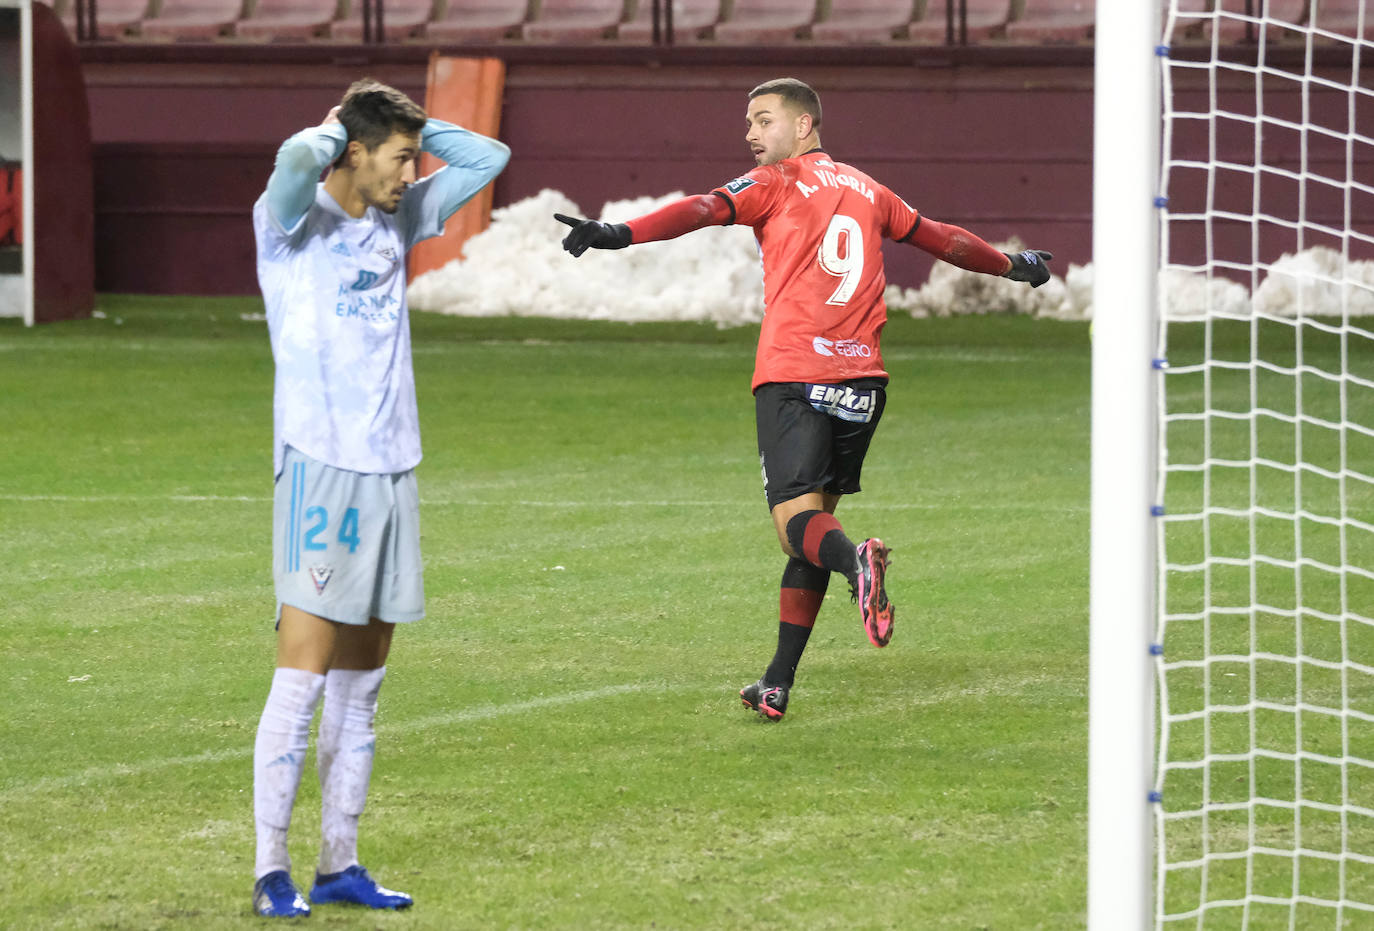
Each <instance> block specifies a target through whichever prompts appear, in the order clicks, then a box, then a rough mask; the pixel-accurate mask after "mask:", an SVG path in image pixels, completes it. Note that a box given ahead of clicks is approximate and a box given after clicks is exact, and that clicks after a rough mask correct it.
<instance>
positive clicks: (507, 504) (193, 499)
mask: <svg viewBox="0 0 1374 931" xmlns="http://www.w3.org/2000/svg"><path fill="white" fill-rule="evenodd" d="M271 500H272V499H271V498H267V497H254V496H251V495H166V496H162V495H13V494H8V495H7V494H0V501H33V502H45V503H56V504H96V503H130V504H133V503H138V502H141V501H168V502H171V503H174V504H198V503H206V502H210V503H213V502H231V503H241V504H266V503H269V502H271ZM420 504H421V505H422V506H424V507H434V508H448V507H492V508H552V509H555V510H556V509H559V508H603V509H608V508H699V509H704V508H730V509H732V510H733V509H735V508H738V507H739V502H734V501H705V500H702V499H699V498H698V499H690V500H676V501H673V500H658V501H643V500H624V499H621V500H612V499H597V500H595V501H572V500H568V499H561V500H558V501H530V500H509V501H480V500H473V499H467V498H426V497H423V496H421V498H420ZM844 506H845V510H854V509H856V508H862V509H865V510H876V511H956V510H961V511H1045V512H1048V513H1054V514H1064V513H1071V514H1076V513H1084V514H1086V513H1087V512H1088V508H1087V506H1086V505H1045V504H1036V503H1031V502H1024V501H1005V502H997V501H992V502H989V501H979V502H972V501H961V500H957V499H956V500H951V501H939V502H920V501H872V500H869V501H865V500H863V499H861V498H855V499H853V500H852V501H846V502H845V503H844Z"/></svg>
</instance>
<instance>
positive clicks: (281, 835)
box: [253, 668, 324, 878]
mask: <svg viewBox="0 0 1374 931" xmlns="http://www.w3.org/2000/svg"><path fill="white" fill-rule="evenodd" d="M323 689H324V676H322V675H319V674H318V673H313V672H309V671H307V670H305V669H286V668H278V669H277V671H276V672H275V673H273V675H272V690H271V691H270V692H268V693H267V704H266V706H264V707H263V709H262V718H261V719H260V720H259V721H258V737H257V741H256V742H255V743H254V744H253V820H254V821H255V822H256V824H257V831H258V853H257V865H256V868H255V870H256V875H257V877H258V878H261V877H263V876H265V875H267V874H268V873H270V872H272V871H273V870H287V871H290V869H291V857H290V855H289V854H288V853H287V852H286V831H287V829H288V828H289V827H290V826H291V809H292V808H293V807H294V806H295V804H296V788H297V787H298V786H299V785H300V784H301V773H302V772H303V771H304V770H305V747H306V743H307V741H308V739H309V736H310V719H311V718H313V717H314V716H315V705H316V704H317V703H318V702H319V700H320V692H321V691H323Z"/></svg>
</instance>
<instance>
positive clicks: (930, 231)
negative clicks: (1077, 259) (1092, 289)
mask: <svg viewBox="0 0 1374 931" xmlns="http://www.w3.org/2000/svg"><path fill="white" fill-rule="evenodd" d="M902 242H909V243H911V244H912V245H913V246H916V247H917V248H918V249H923V250H925V251H926V252H929V253H930V254H931V255H933V256H935V257H936V258H938V259H941V260H943V261H945V262H949V263H950V264H951V265H957V266H959V267H960V268H963V269H967V270H968V271H971V272H982V273H983V274H985V275H1000V276H1002V277H1003V278H1010V279H1011V280H1012V281H1025V282H1027V283H1029V284H1030V286H1031V287H1032V288H1038V287H1040V286H1041V285H1042V284H1044V283H1045V282H1047V281H1049V280H1050V269H1049V266H1048V265H1047V264H1046V262H1047V261H1048V260H1049V259H1052V258H1054V256H1053V255H1052V254H1050V253H1048V252H1043V251H1038V250H1027V251H1025V252H1018V253H1017V254H1015V255H1009V254H1007V253H1005V252H1001V251H999V250H997V249H994V248H993V247H992V246H990V245H989V244H988V243H986V242H984V241H983V240H982V239H981V238H979V237H978V236H975V235H974V234H973V233H970V232H969V231H968V230H966V229H963V228H962V227H958V226H955V225H953V224H952V223H941V222H939V221H938V220H932V219H930V218H929V217H920V218H918V219H917V221H916V226H915V228H914V229H912V231H911V232H910V233H908V234H907V235H906V237H905V238H904V239H903V240H902Z"/></svg>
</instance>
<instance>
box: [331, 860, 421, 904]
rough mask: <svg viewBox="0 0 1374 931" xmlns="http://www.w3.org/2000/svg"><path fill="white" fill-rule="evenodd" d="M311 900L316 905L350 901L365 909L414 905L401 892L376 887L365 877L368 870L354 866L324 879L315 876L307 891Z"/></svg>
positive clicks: (371, 880)
mask: <svg viewBox="0 0 1374 931" xmlns="http://www.w3.org/2000/svg"><path fill="white" fill-rule="evenodd" d="M310 901H312V902H314V903H315V904H316V905H325V904H328V903H330V902H349V903H351V904H353V905H366V906H367V907H368V908H410V906H411V905H412V904H414V902H415V900H414V899H412V898H411V897H410V896H408V895H406V894H405V893H404V892H396V891H395V890H393V889H383V888H382V887H381V886H379V885H377V880H375V879H373V878H372V877H371V876H369V875H367V870H365V869H364V868H363V867H361V866H359V865H358V864H356V863H355V864H353V865H352V866H350V867H349V868H348V869H346V870H344V871H343V872H342V873H330V874H329V875H327V876H321V875H320V874H319V873H316V874H315V885H314V886H313V887H312V888H311V889H310Z"/></svg>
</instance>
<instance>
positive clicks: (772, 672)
mask: <svg viewBox="0 0 1374 931" xmlns="http://www.w3.org/2000/svg"><path fill="white" fill-rule="evenodd" d="M829 585H830V572H829V571H828V570H825V569H822V568H820V567H819V566H813V565H811V563H809V562H807V561H806V560H804V559H797V558H796V557H793V558H791V559H789V560H788V561H787V568H786V569H784V570H783V573H782V591H781V593H780V595H779V599H778V617H779V621H778V649H777V652H776V653H774V654H773V661H772V662H771V663H769V664H768V669H767V670H766V671H765V672H764V674H763V681H764V683H765V684H766V685H786V686H791V685H792V683H793V682H794V681H795V679H796V675H797V664H798V663H800V662H801V657H802V653H803V652H805V650H806V643H807V641H808V640H809V639H811V629H812V627H813V626H814V625H815V623H816V615H817V614H818V613H819V612H820V608H821V602H822V601H823V600H824V599H825V590H826V588H827V587H828V586H829Z"/></svg>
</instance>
